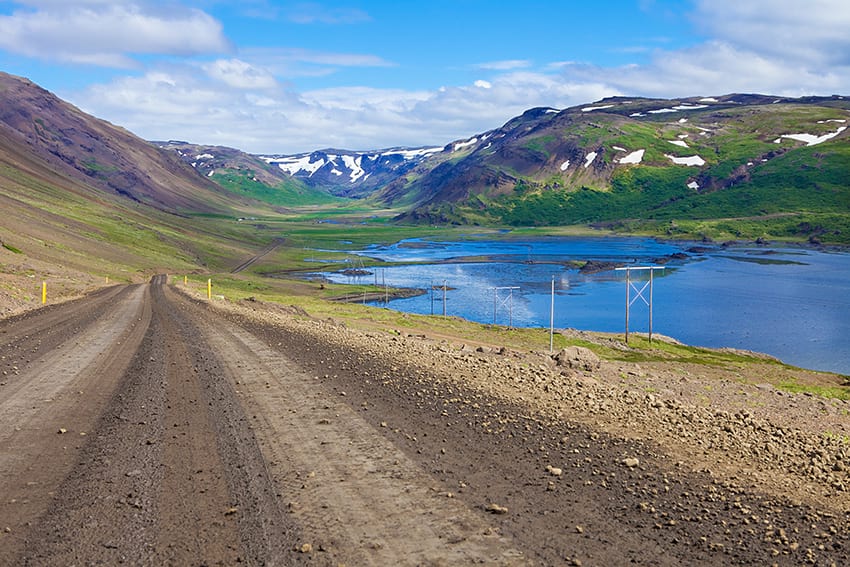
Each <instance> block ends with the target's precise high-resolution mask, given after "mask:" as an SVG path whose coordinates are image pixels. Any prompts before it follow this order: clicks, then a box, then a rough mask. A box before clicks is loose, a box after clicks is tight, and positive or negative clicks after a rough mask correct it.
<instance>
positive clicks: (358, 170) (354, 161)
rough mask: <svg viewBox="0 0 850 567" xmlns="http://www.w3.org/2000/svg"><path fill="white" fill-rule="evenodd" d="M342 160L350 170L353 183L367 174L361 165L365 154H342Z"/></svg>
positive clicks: (349, 175)
mask: <svg viewBox="0 0 850 567" xmlns="http://www.w3.org/2000/svg"><path fill="white" fill-rule="evenodd" d="M342 162H343V163H344V164H345V166H346V167H347V168H348V170H349V171H350V173H349V174H348V177H349V179H351V182H352V183H354V182H355V181H357V180H358V179H360V178H361V177H363V176H364V175H366V172H365V171H363V168H362V167H360V164H361V163H362V162H363V156H357V157H354V156H342Z"/></svg>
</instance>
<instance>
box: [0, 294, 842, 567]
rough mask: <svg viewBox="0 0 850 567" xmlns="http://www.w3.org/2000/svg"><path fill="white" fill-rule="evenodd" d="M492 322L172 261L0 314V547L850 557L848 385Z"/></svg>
mask: <svg viewBox="0 0 850 567" xmlns="http://www.w3.org/2000/svg"><path fill="white" fill-rule="evenodd" d="M425 334H426V335H427V332H426V333H425ZM494 346H495V345H463V346H461V345H458V344H456V343H453V342H452V341H451V340H447V339H446V338H444V337H439V336H425V337H420V336H416V337H413V336H403V335H398V334H393V333H387V332H383V331H373V332H364V331H358V330H354V329H350V328H347V327H346V326H344V325H341V324H338V323H334V322H333V321H319V320H315V319H312V318H310V317H308V316H306V315H304V314H303V313H302V312H299V310H297V309H290V308H285V307H281V306H274V305H268V304H262V303H259V302H250V301H245V302H241V303H238V304H234V303H228V302H205V301H201V300H198V299H197V298H194V297H190V296H188V295H186V294H184V293H183V292H182V291H180V290H179V289H177V288H173V287H169V286H167V285H166V284H165V278H163V277H157V278H154V280H153V281H152V282H151V283H150V284H141V285H135V286H116V287H111V288H106V289H103V290H100V291H98V292H96V293H94V294H91V295H89V296H87V297H86V298H84V299H81V300H77V301H72V302H69V303H65V304H62V305H53V306H48V307H47V308H44V309H40V310H36V311H30V312H27V313H24V314H21V315H18V316H15V317H13V318H9V319H5V320H2V321H0V352H1V353H2V358H0V373H2V376H0V494H1V495H2V501H0V530H2V531H0V564H9V565H12V564H20V565H57V564H69V565H70V564H94V563H103V564H117V563H130V564H151V565H156V564H227V565H230V564H235V563H237V562H243V563H247V564H277V565H300V564H314V565H339V564H343V563H344V564H349V565H388V564H398V565H422V564H426V565H441V564H451V565H457V564H503V565H523V564H533V565H553V564H573V565H622V564H627V563H633V564H642V565H681V564H705V565H716V564H751V565H770V564H779V565H798V564H801V563H807V562H808V563H812V564H818V565H831V564H835V565H842V564H846V563H847V562H848V558H850V442H848V439H850V404H848V403H847V402H842V401H836V400H826V399H821V398H818V397H816V396H807V395H803V394H799V395H794V394H787V393H782V392H779V391H778V390H775V389H773V388H772V387H769V386H766V385H763V386H759V387H757V386H749V385H746V384H744V383H741V382H737V381H736V380H735V379H734V375H735V373H736V372H742V371H743V370H742V369H735V368H725V369H723V368H714V369H708V370H706V369H705V367H703V366H696V365H694V366H692V367H685V366H680V367H677V368H675V369H673V368H669V367H663V366H661V365H658V366H655V365H643V366H638V365H634V364H624V363H612V362H605V361H602V362H600V363H599V364H598V365H597V364H596V363H595V362H594V361H591V363H589V364H590V365H589V366H588V367H582V366H581V365H577V366H576V365H573V366H570V365H569V364H566V365H559V364H558V363H557V362H556V361H554V360H553V358H552V357H550V356H549V355H548V354H546V353H530V354H529V353H518V352H512V351H509V350H505V349H498V348H493V347H494ZM588 368H590V369H588ZM778 368H780V367H778V366H775V365H770V364H768V363H766V364H765V366H764V367H763V368H760V369H759V370H758V372H765V373H770V372H774V371H777V372H789V370H784V369H783V370H776V369H778Z"/></svg>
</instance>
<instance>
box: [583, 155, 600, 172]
mask: <svg viewBox="0 0 850 567" xmlns="http://www.w3.org/2000/svg"><path fill="white" fill-rule="evenodd" d="M596 155H597V154H596V152H590V153H589V154H587V155H586V156H585V158H584V168H585V169H587V168H588V167H590V164H591V163H593V160H595V159H596Z"/></svg>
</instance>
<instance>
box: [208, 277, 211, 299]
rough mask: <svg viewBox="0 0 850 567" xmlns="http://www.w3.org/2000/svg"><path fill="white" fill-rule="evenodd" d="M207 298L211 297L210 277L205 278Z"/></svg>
mask: <svg viewBox="0 0 850 567" xmlns="http://www.w3.org/2000/svg"><path fill="white" fill-rule="evenodd" d="M207 299H212V279H209V280H207Z"/></svg>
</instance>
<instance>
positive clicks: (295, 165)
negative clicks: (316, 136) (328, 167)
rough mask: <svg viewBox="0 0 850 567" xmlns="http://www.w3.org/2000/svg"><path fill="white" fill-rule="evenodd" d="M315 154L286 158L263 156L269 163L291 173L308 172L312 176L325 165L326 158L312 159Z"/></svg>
mask: <svg viewBox="0 0 850 567" xmlns="http://www.w3.org/2000/svg"><path fill="white" fill-rule="evenodd" d="M312 158H313V156H310V155H306V156H301V157H284V158H262V159H264V160H265V161H266V162H267V163H271V164H274V165H276V166H278V167H279V168H281V169H282V170H283V171H285V172H286V173H288V174H289V175H295V174H296V173H302V172H307V173H308V177H312V175H313V174H314V173H316V171H318V170H319V168H321V167H322V166H324V165H325V160H324V159H322V158H319V159H317V160H316V161H312Z"/></svg>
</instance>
